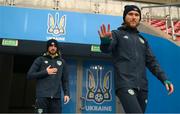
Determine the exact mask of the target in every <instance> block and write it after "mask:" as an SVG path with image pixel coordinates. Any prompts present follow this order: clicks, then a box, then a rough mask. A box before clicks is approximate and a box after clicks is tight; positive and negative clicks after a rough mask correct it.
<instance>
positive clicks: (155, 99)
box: [142, 33, 180, 113]
mask: <svg viewBox="0 0 180 114" xmlns="http://www.w3.org/2000/svg"><path fill="white" fill-rule="evenodd" d="M142 34H143V36H144V37H146V38H147V39H148V41H149V44H150V46H151V48H152V50H153V52H154V54H155V55H156V57H157V60H158V62H159V63H160V65H161V67H162V69H163V70H164V71H165V73H166V74H167V76H168V77H169V79H170V80H171V81H172V82H173V84H174V86H175V87H174V88H175V91H174V93H173V94H172V95H170V96H168V95H167V91H166V89H165V87H164V86H163V85H162V84H161V82H160V81H159V80H157V79H156V78H155V77H154V76H153V75H152V74H151V73H150V72H149V71H148V80H149V102H148V106H147V112H148V113H155V112H156V113H180V104H179V102H180V99H179V96H180V91H179V90H180V83H179V81H180V47H179V46H177V45H175V44H173V43H171V42H170V41H168V40H166V39H163V38H159V37H156V36H152V35H148V34H145V33H142Z"/></svg>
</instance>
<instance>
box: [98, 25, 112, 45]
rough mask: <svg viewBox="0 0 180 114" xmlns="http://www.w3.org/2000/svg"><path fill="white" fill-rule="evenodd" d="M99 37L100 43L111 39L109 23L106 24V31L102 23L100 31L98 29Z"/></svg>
mask: <svg viewBox="0 0 180 114" xmlns="http://www.w3.org/2000/svg"><path fill="white" fill-rule="evenodd" d="M98 34H99V37H100V39H101V43H103V44H106V43H109V42H110V41H111V40H112V33H111V31H110V24H108V29H107V31H106V26H105V25H104V24H102V26H101V31H99V30H98Z"/></svg>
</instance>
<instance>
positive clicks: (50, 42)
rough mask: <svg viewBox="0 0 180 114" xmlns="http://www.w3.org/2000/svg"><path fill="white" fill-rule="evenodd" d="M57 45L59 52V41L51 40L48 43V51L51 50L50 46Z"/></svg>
mask: <svg viewBox="0 0 180 114" xmlns="http://www.w3.org/2000/svg"><path fill="white" fill-rule="evenodd" d="M52 45H55V46H56V47H57V49H58V50H57V51H59V47H58V41H57V40H55V39H50V40H48V41H47V50H48V48H49V46H52Z"/></svg>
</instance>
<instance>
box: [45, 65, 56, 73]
mask: <svg viewBox="0 0 180 114" xmlns="http://www.w3.org/2000/svg"><path fill="white" fill-rule="evenodd" d="M46 70H47V72H48V74H49V75H51V74H56V73H57V68H54V67H51V65H49V66H48V67H47V68H46Z"/></svg>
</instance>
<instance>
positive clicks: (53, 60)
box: [27, 39, 70, 113]
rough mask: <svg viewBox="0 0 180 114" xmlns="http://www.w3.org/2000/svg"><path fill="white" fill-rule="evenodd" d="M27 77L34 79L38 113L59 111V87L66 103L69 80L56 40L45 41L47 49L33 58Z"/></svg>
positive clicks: (68, 98)
mask: <svg viewBox="0 0 180 114" xmlns="http://www.w3.org/2000/svg"><path fill="white" fill-rule="evenodd" d="M27 78H28V79H36V81H37V82H36V102H35V106H36V109H37V110H36V111H37V112H38V113H40V112H41V113H42V112H43V113H60V112H61V110H62V109H61V87H62V89H63V92H64V102H65V103H68V102H69V100H70V97H69V80H68V72H67V67H66V63H65V61H64V60H63V59H62V58H61V55H60V50H59V47H58V42H57V41H56V40H54V39H50V40H48V41H47V51H46V52H45V53H44V55H43V56H40V57H38V58H36V59H35V61H34V62H33V64H32V66H31V67H30V69H29V71H28V73H27Z"/></svg>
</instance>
